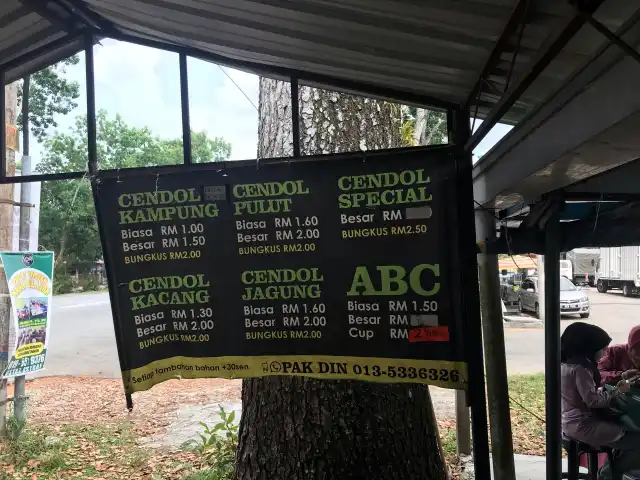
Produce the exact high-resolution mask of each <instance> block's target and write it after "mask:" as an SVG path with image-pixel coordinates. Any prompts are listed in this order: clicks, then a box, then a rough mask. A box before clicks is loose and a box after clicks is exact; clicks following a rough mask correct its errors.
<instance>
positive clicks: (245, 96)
mask: <svg viewBox="0 0 640 480" xmlns="http://www.w3.org/2000/svg"><path fill="white" fill-rule="evenodd" d="M216 65H217V64H216ZM217 66H218V68H219V69H220V70H221V71H222V73H224V74H225V75H226V76H227V78H228V79H229V80H231V83H233V84H234V85H235V86H236V88H237V89H238V90H240V93H242V95H244V98H246V99H247V100H248V101H249V103H250V104H251V105H252V106H253V108H255V109H256V112H258V111H259V110H258V107H256V104H255V103H253V100H251V99H250V98H249V95H247V94H246V93H245V92H244V90H243V89H242V88H241V87H240V85H238V84H237V83H236V81H235V80H234V79H233V78H231V76H230V75H229V74H228V73H227V71H226V70H225V69H224V68H222V67H221V66H220V65H217Z"/></svg>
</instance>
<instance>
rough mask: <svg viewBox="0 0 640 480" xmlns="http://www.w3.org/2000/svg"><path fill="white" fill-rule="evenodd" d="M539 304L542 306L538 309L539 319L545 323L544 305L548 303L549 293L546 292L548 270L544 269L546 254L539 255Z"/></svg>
mask: <svg viewBox="0 0 640 480" xmlns="http://www.w3.org/2000/svg"><path fill="white" fill-rule="evenodd" d="M537 270H538V302H539V303H538V305H539V307H540V308H538V310H539V311H540V318H539V319H538V320H540V321H541V322H543V323H544V319H545V315H546V312H545V308H544V306H545V305H546V303H545V302H546V298H547V295H546V294H545V287H546V285H545V283H546V280H545V278H546V272H545V270H544V255H538V268H537Z"/></svg>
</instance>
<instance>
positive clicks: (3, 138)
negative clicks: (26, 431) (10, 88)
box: [0, 70, 11, 437]
mask: <svg viewBox="0 0 640 480" xmlns="http://www.w3.org/2000/svg"><path fill="white" fill-rule="evenodd" d="M0 85H2V95H0V123H1V125H0V177H2V178H4V177H5V176H6V175H7V123H6V107H7V105H6V95H7V92H6V86H5V72H4V70H0ZM9 322H11V304H10V300H9V286H8V285H7V278H6V276H5V273H4V267H3V268H0V375H2V372H4V369H5V368H6V366H7V363H8V362H9V328H10V323H9ZM6 432H7V379H6V378H0V437H4V436H5V434H6Z"/></svg>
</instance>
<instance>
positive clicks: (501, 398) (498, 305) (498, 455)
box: [476, 210, 516, 480]
mask: <svg viewBox="0 0 640 480" xmlns="http://www.w3.org/2000/svg"><path fill="white" fill-rule="evenodd" d="M476 238H477V239H478V241H480V242H485V243H487V242H490V241H491V240H494V239H495V238H496V222H495V219H494V218H493V216H492V215H491V214H490V213H489V212H486V211H484V210H478V211H476ZM478 275H479V277H480V311H481V315H482V338H483V340H484V361H485V368H486V371H487V403H488V405H489V425H490V427H491V447H492V448H491V451H492V461H493V472H494V476H495V478H499V479H500V480H515V479H516V472H515V464H514V461H513V437H512V434H511V412H510V410H509V381H508V377H507V357H506V353H505V344H504V325H503V319H502V302H501V300H500V274H499V270H498V256H497V255H489V254H486V253H480V254H479V255H478Z"/></svg>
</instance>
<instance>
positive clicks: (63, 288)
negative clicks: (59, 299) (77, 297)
mask: <svg viewBox="0 0 640 480" xmlns="http://www.w3.org/2000/svg"><path fill="white" fill-rule="evenodd" d="M74 288H75V283H74V281H73V278H72V277H70V276H69V275H66V274H64V273H61V274H58V272H56V273H54V276H53V294H54V295H64V294H65V293H71V292H73V289H74Z"/></svg>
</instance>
